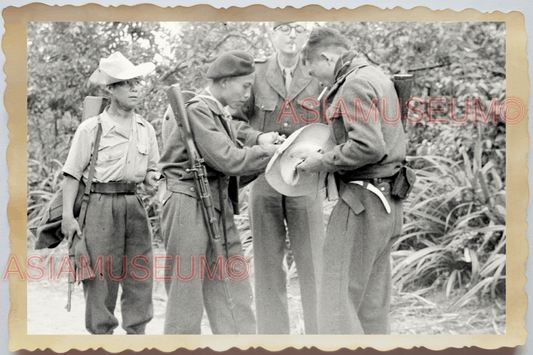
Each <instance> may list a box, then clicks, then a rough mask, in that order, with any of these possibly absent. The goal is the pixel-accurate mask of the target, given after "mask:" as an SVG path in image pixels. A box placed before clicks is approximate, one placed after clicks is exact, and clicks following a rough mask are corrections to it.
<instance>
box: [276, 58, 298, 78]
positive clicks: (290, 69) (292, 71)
mask: <svg viewBox="0 0 533 355" xmlns="http://www.w3.org/2000/svg"><path fill="white" fill-rule="evenodd" d="M277 58H278V65H279V68H280V69H281V74H282V75H285V69H289V72H290V73H291V75H292V76H294V69H296V66H297V65H298V62H299V61H300V57H298V60H296V63H294V65H293V66H292V67H285V66H283V64H281V61H280V59H279V54H278V56H277Z"/></svg>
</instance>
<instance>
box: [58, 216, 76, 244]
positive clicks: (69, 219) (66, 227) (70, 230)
mask: <svg viewBox="0 0 533 355" xmlns="http://www.w3.org/2000/svg"><path fill="white" fill-rule="evenodd" d="M61 232H63V234H64V235H65V238H67V240H68V246H69V248H70V246H71V245H72V238H73V237H74V234H78V235H79V236H81V229H80V225H79V224H78V221H77V220H76V218H74V216H72V215H71V216H65V215H64V216H63V220H62V221H61Z"/></svg>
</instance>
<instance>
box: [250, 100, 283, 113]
mask: <svg viewBox="0 0 533 355" xmlns="http://www.w3.org/2000/svg"><path fill="white" fill-rule="evenodd" d="M277 101H278V100H277V99H269V98H267V97H264V96H258V97H257V99H256V100H255V105H256V106H257V108H258V109H259V110H261V111H269V112H272V111H274V110H275V109H276V104H277Z"/></svg>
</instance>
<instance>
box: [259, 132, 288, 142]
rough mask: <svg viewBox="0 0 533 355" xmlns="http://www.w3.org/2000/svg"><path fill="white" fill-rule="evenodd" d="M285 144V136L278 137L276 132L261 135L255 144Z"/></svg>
mask: <svg viewBox="0 0 533 355" xmlns="http://www.w3.org/2000/svg"><path fill="white" fill-rule="evenodd" d="M283 142H285V136H280V135H279V133H278V132H269V133H261V134H260V135H259V138H257V144H260V145H266V144H281V143H283Z"/></svg>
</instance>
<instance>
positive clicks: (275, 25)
mask: <svg viewBox="0 0 533 355" xmlns="http://www.w3.org/2000/svg"><path fill="white" fill-rule="evenodd" d="M293 22H294V21H288V22H274V27H273V29H274V30H275V29H276V28H278V27H279V26H283V25H288V24H289V23H293Z"/></svg>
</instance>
